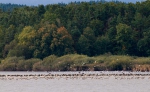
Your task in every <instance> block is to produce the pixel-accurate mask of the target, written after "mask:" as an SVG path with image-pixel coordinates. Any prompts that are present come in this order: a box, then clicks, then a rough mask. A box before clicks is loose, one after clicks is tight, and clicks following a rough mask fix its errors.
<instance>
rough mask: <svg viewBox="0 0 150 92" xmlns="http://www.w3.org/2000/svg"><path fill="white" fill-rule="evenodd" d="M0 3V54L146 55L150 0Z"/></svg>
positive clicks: (149, 50) (148, 52)
mask: <svg viewBox="0 0 150 92" xmlns="http://www.w3.org/2000/svg"><path fill="white" fill-rule="evenodd" d="M11 6H12V5H11V4H8V5H7V6H5V9H6V10H4V8H3V7H2V4H0V8H1V9H0V58H2V59H5V58H9V57H15V56H16V57H24V58H25V59H31V58H39V59H43V58H45V57H48V56H50V55H55V56H63V55H67V54H80V55H87V56H98V55H101V54H105V53H109V54H110V53H111V54H112V55H131V56H140V57H141V56H150V7H149V6H150V1H149V0H147V1H143V2H136V3H124V2H118V1H115V2H114V1H113V2H105V1H103V0H102V1H99V2H98V1H97V2H94V1H91V2H71V3H69V4H49V5H46V6H44V5H39V6H34V7H33V6H32V7H31V6H24V5H18V6H16V7H14V6H13V7H14V8H13V9H12V10H11V11H10V10H9V7H11Z"/></svg>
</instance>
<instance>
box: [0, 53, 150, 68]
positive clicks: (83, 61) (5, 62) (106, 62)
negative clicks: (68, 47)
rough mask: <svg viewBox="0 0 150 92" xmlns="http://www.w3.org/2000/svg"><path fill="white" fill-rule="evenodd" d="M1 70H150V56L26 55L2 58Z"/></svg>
mask: <svg viewBox="0 0 150 92" xmlns="http://www.w3.org/2000/svg"><path fill="white" fill-rule="evenodd" d="M0 60H1V62H0V70H1V71H104V70H108V71H114V70H118V71H121V70H125V71H150V57H136V56H120V55H109V54H105V55H100V56H95V57H88V56H86V55H78V54H70V55H64V56H61V57H57V56H55V55H50V56H48V57H46V58H44V59H43V60H41V59H36V58H32V59H28V60H25V59H24V57H9V58H6V59H0Z"/></svg>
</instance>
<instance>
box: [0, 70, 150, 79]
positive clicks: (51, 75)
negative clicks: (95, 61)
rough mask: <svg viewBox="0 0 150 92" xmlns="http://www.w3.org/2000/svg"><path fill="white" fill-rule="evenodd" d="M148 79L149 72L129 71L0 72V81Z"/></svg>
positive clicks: (149, 76)
mask: <svg viewBox="0 0 150 92" xmlns="http://www.w3.org/2000/svg"><path fill="white" fill-rule="evenodd" d="M112 78H113V79H145V78H146V79H150V72H130V71H96V72H92V71H75V72H41V71H39V72H33V71H31V72H25V71H24V72H20V71H18V72H0V80H38V79H46V80H51V79H58V80H59V79H66V80H67V79H82V80H85V79H112Z"/></svg>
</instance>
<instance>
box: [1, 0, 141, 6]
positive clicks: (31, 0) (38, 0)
mask: <svg viewBox="0 0 150 92" xmlns="http://www.w3.org/2000/svg"><path fill="white" fill-rule="evenodd" d="M71 1H72V2H74V1H94V0H0V3H13V4H26V5H39V4H44V5H47V4H54V3H61V2H63V3H68V2H71ZM95 1H97V0H95ZM106 1H109V0H106ZM111 1H112V0H111ZM118 1H124V2H133V3H135V2H136V1H142V0H118Z"/></svg>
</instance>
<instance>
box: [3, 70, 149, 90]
mask: <svg viewBox="0 0 150 92" xmlns="http://www.w3.org/2000/svg"><path fill="white" fill-rule="evenodd" d="M48 74H50V75H63V74H66V75H67V76H65V75H64V76H53V77H54V78H52V79H45V78H43V75H48ZM68 74H72V75H74V74H81V75H80V76H79V75H78V76H72V75H71V76H68ZM89 74H93V75H92V76H87V75H89ZM97 74H98V75H100V76H97ZM101 74H104V75H103V76H101ZM105 74H108V75H105ZM111 74H113V75H111ZM114 74H116V75H114ZM117 74H118V75H117ZM119 74H135V75H132V76H127V75H125V76H123V75H121V76H119ZM137 74H139V75H137ZM0 75H7V77H10V76H8V75H34V76H28V78H29V77H35V76H36V77H37V76H38V75H42V76H39V77H38V79H28V80H27V79H21V78H22V77H20V76H17V77H14V79H11V80H9V79H4V80H2V79H0V85H1V86H0V90H1V91H0V92H121V91H122V92H149V90H150V87H149V85H150V76H149V72H132V73H131V72H0ZM83 75H84V76H83ZM109 75H110V76H109ZM17 78H18V79H17Z"/></svg>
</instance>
